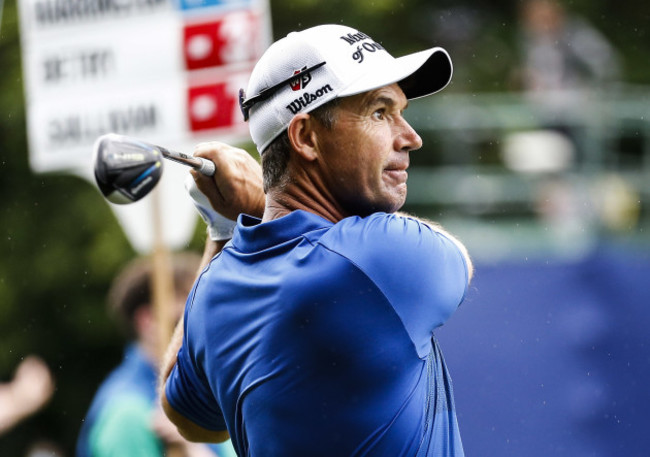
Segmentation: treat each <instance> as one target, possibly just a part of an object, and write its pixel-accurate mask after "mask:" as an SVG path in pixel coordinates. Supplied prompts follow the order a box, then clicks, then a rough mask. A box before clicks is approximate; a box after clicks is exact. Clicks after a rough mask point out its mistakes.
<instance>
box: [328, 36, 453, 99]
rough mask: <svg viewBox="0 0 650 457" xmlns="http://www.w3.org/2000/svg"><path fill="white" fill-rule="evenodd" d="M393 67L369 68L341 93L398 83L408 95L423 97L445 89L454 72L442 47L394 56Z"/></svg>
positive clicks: (342, 94)
mask: <svg viewBox="0 0 650 457" xmlns="http://www.w3.org/2000/svg"><path fill="white" fill-rule="evenodd" d="M394 63H395V64H394V65H392V66H391V67H390V68H386V67H382V68H381V69H377V71H374V72H368V73H366V75H365V76H364V77H363V78H360V79H358V80H357V81H355V82H354V83H352V84H350V85H349V86H348V87H346V88H345V89H344V90H342V91H341V92H340V93H339V97H346V96H349V95H355V94H360V93H362V92H367V91H369V90H374V89H378V88H380V87H384V86H387V85H389V84H393V83H398V84H399V85H400V87H401V88H402V90H403V91H404V95H406V98H407V99H409V100H411V99H414V98H419V97H424V96H426V95H431V94H434V93H436V92H438V91H440V90H442V89H444V88H445V87H446V86H447V84H449V81H451V76H452V73H453V66H452V63H451V58H450V57H449V54H447V51H445V50H444V49H442V48H431V49H427V50H425V51H420V52H416V53H413V54H408V55H405V56H403V57H399V58H397V59H395V60H394Z"/></svg>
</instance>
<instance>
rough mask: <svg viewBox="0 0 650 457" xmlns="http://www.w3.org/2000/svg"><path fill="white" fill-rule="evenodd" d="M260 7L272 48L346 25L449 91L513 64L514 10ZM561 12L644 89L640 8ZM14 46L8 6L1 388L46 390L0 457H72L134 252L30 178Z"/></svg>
mask: <svg viewBox="0 0 650 457" xmlns="http://www.w3.org/2000/svg"><path fill="white" fill-rule="evenodd" d="M271 3H272V15H273V31H274V36H275V38H280V37H282V36H284V35H285V34H286V33H288V32H289V31H291V30H296V29H304V28H307V27H310V26H312V25H316V24H318V23H345V24H347V25H351V26H357V27H358V28H360V29H361V30H363V31H364V32H366V33H368V34H370V35H371V36H373V37H374V38H375V39H377V40H378V41H380V42H382V43H384V44H385V46H386V47H387V49H388V50H389V51H391V52H392V53H393V54H395V55H401V54H404V53H407V52H411V51H414V50H418V49H421V48H423V47H425V46H432V45H440V46H444V47H445V48H447V49H449V51H450V52H451V54H452V56H453V58H454V61H455V77H454V82H453V84H452V86H451V88H450V90H454V91H459V92H460V91H463V92H472V91H502V90H507V89H508V88H510V85H511V81H510V78H511V74H512V70H513V68H514V67H515V66H516V63H517V54H516V53H517V46H516V36H517V20H516V12H517V5H518V2H517V1H514V0H510V1H507V0H494V1H492V2H489V3H479V4H477V3H475V2H470V1H451V0H441V1H437V2H431V1H427V0H374V1H364V2H350V1H347V0H332V1H328V2H323V1H317V0H273V1H272V2H271ZM477 5H478V6H477ZM568 7H569V8H570V9H572V10H573V11H576V12H579V13H580V14H582V15H584V16H585V17H586V18H588V19H589V20H590V21H591V22H592V23H593V24H594V25H595V26H596V27H597V28H599V29H600V30H601V31H602V32H604V33H605V35H606V36H608V37H609V38H610V40H611V41H612V42H613V44H614V45H615V46H616V47H617V48H618V49H619V50H620V52H621V54H622V56H623V60H624V63H625V78H626V81H627V82H629V83H644V82H647V80H648V71H649V69H648V66H649V62H648V59H647V58H646V57H647V56H648V55H650V40H648V36H647V35H648V32H649V29H648V28H649V27H650V6H649V4H646V3H642V2H615V3H611V2H605V1H604V0H574V1H570V2H568ZM19 43H20V39H19V27H18V19H17V8H16V1H15V0H8V1H5V4H4V14H3V17H2V24H1V29H0V68H1V69H2V70H1V71H0V176H1V178H0V195H2V198H1V199H0V218H1V220H2V224H1V227H0V379H1V380H7V379H9V378H10V377H11V376H12V373H13V370H14V368H15V367H16V366H17V364H18V362H19V361H20V359H21V358H23V357H25V356H26V355H28V354H30V353H37V354H39V355H41V356H42V357H43V358H44V359H45V360H46V361H47V362H48V364H49V365H50V367H51V368H52V370H53V372H54V376H55V377H56V381H57V390H56V393H55V395H54V398H53V400H52V401H51V403H50V404H49V405H48V407H47V408H46V409H45V410H44V411H43V412H42V413H40V414H38V415H37V416H35V417H33V418H31V419H29V420H27V421H26V422H24V423H23V424H21V425H19V426H18V427H17V428H16V429H14V430H13V431H11V432H10V433H9V434H8V435H6V436H4V437H0V455H15V456H19V455H24V453H25V450H26V449H27V447H28V446H29V444H30V443H31V442H33V441H34V440H36V439H41V438H42V439H48V440H52V441H54V442H56V443H58V444H59V445H60V446H61V447H62V448H63V450H64V451H65V453H66V455H70V456H71V455H73V449H74V443H75V440H76V436H77V433H78V430H79V427H80V425H81V421H82V419H83V416H84V414H85V411H86V409H87V407H88V404H89V401H90V399H91V397H92V395H93V393H94V391H95V389H96V387H97V385H98V383H99V382H100V380H101V379H102V378H103V377H104V376H105V374H106V373H107V372H108V371H109V370H110V369H111V367H113V366H114V365H115V364H116V363H117V362H118V360H119V359H120V358H121V355H122V345H123V340H122V337H121V336H120V334H119V333H118V331H117V329H116V326H115V324H114V323H113V322H112V321H111V320H110V319H109V318H108V317H107V314H106V309H105V293H106V291H107V288H108V285H109V283H110V281H111V279H112V277H113V276H114V275H115V273H116V272H117V271H118V269H119V268H120V267H121V266H122V265H123V264H124V263H125V262H127V261H128V260H129V259H130V258H132V257H133V256H134V251H133V249H132V248H131V246H130V245H129V242H128V240H127V239H126V238H125V236H124V234H123V233H122V231H121V229H120V227H119V225H118V223H117V222H116V220H115V218H114V217H113V215H112V214H111V211H110V209H109V207H108V205H106V204H104V203H103V201H102V198H101V197H100V195H99V193H98V192H97V191H96V190H95V189H94V188H93V187H92V186H90V185H89V184H88V183H87V182H85V181H82V180H81V179H79V178H75V177H71V176H68V175H63V174H43V175H35V174H33V173H32V172H31V171H30V169H29V165H28V154H27V150H28V149H27V139H26V129H25V106H24V98H23V87H22V76H21V55H20V47H19ZM202 238H203V227H202V225H201V224H197V231H196V234H195V236H194V238H193V240H192V241H191V243H190V244H189V246H188V247H189V248H190V249H196V250H199V249H200V248H201V244H202Z"/></svg>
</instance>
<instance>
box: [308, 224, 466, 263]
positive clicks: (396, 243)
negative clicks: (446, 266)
mask: <svg viewBox="0 0 650 457" xmlns="http://www.w3.org/2000/svg"><path fill="white" fill-rule="evenodd" d="M320 241H321V243H322V244H323V245H325V246H326V247H331V248H335V247H343V248H346V249H348V250H353V251H355V250H358V251H361V252H368V253H372V254H374V255H378V256H382V255H385V254H389V253H390V254H395V253H396V252H397V253H399V254H400V255H401V256H409V255H413V256H416V257H424V258H428V257H430V256H431V255H432V254H436V253H441V252H444V251H451V252H452V253H453V252H457V251H458V249H457V248H456V246H455V244H454V243H453V242H451V241H450V240H449V239H448V238H447V237H446V236H444V235H443V234H442V233H440V232H438V231H436V230H435V229H434V228H432V227H431V226H429V225H428V224H426V223H423V222H421V221H419V220H418V219H415V218H412V217H408V216H404V215H398V214H387V213H375V214H372V215H370V216H368V217H364V218H361V217H348V218H346V219H343V220H341V221H339V222H338V223H337V224H335V225H334V226H333V227H332V228H331V229H330V230H329V231H328V232H327V234H326V235H324V236H323V237H322V238H321V240H320ZM393 260H394V259H393Z"/></svg>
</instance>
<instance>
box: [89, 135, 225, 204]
mask: <svg viewBox="0 0 650 457" xmlns="http://www.w3.org/2000/svg"><path fill="white" fill-rule="evenodd" d="M162 158H166V159H169V160H173V161H174V162H178V163H181V164H183V165H186V166H189V167H192V168H194V169H195V170H198V171H199V172H201V173H203V174H204V175H207V176H212V175H214V172H215V167H214V163H212V162H211V161H209V160H206V159H203V158H201V157H193V156H191V155H187V154H183V153H182V152H175V151H170V150H168V149H166V148H163V147H160V146H156V145H153V144H150V143H147V142H145V141H142V140H139V139H137V138H132V137H128V136H125V135H118V134H116V133H108V134H106V135H102V136H100V137H99V138H98V139H97V141H96V142H95V147H94V170H95V180H96V181H97V186H98V187H99V190H100V191H101V193H102V195H104V197H106V199H107V200H108V201H110V202H112V203H117V204H120V205H124V204H128V203H133V202H136V201H138V200H140V199H141V198H142V197H144V196H145V195H147V194H148V193H149V192H150V191H151V189H153V188H154V187H155V186H156V184H157V183H158V181H159V180H160V177H161V176H162V170H163V161H162Z"/></svg>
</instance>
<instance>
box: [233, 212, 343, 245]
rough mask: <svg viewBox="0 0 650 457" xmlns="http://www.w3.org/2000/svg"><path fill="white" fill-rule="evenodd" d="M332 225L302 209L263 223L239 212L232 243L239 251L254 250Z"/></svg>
mask: <svg viewBox="0 0 650 457" xmlns="http://www.w3.org/2000/svg"><path fill="white" fill-rule="evenodd" d="M332 225H334V224H333V223H332V222H330V221H328V220H327V219H324V218H322V217H321V216H318V215H316V214H313V213H309V212H307V211H303V210H296V211H292V212H291V213H289V214H287V215H286V216H282V217H280V218H278V219H274V220H272V221H268V222H264V223H262V220H261V219H258V218H256V217H253V216H249V215H247V214H240V215H239V217H238V219H237V227H236V229H235V233H234V234H233V238H232V244H233V245H234V246H235V247H236V248H237V250H239V251H243V252H256V251H260V250H263V249H266V248H269V247H272V246H277V245H279V244H282V243H284V242H286V241H289V240H292V239H295V238H297V237H299V236H302V235H303V234H305V233H308V232H312V231H314V230H319V229H323V228H328V227H331V226H332Z"/></svg>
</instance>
